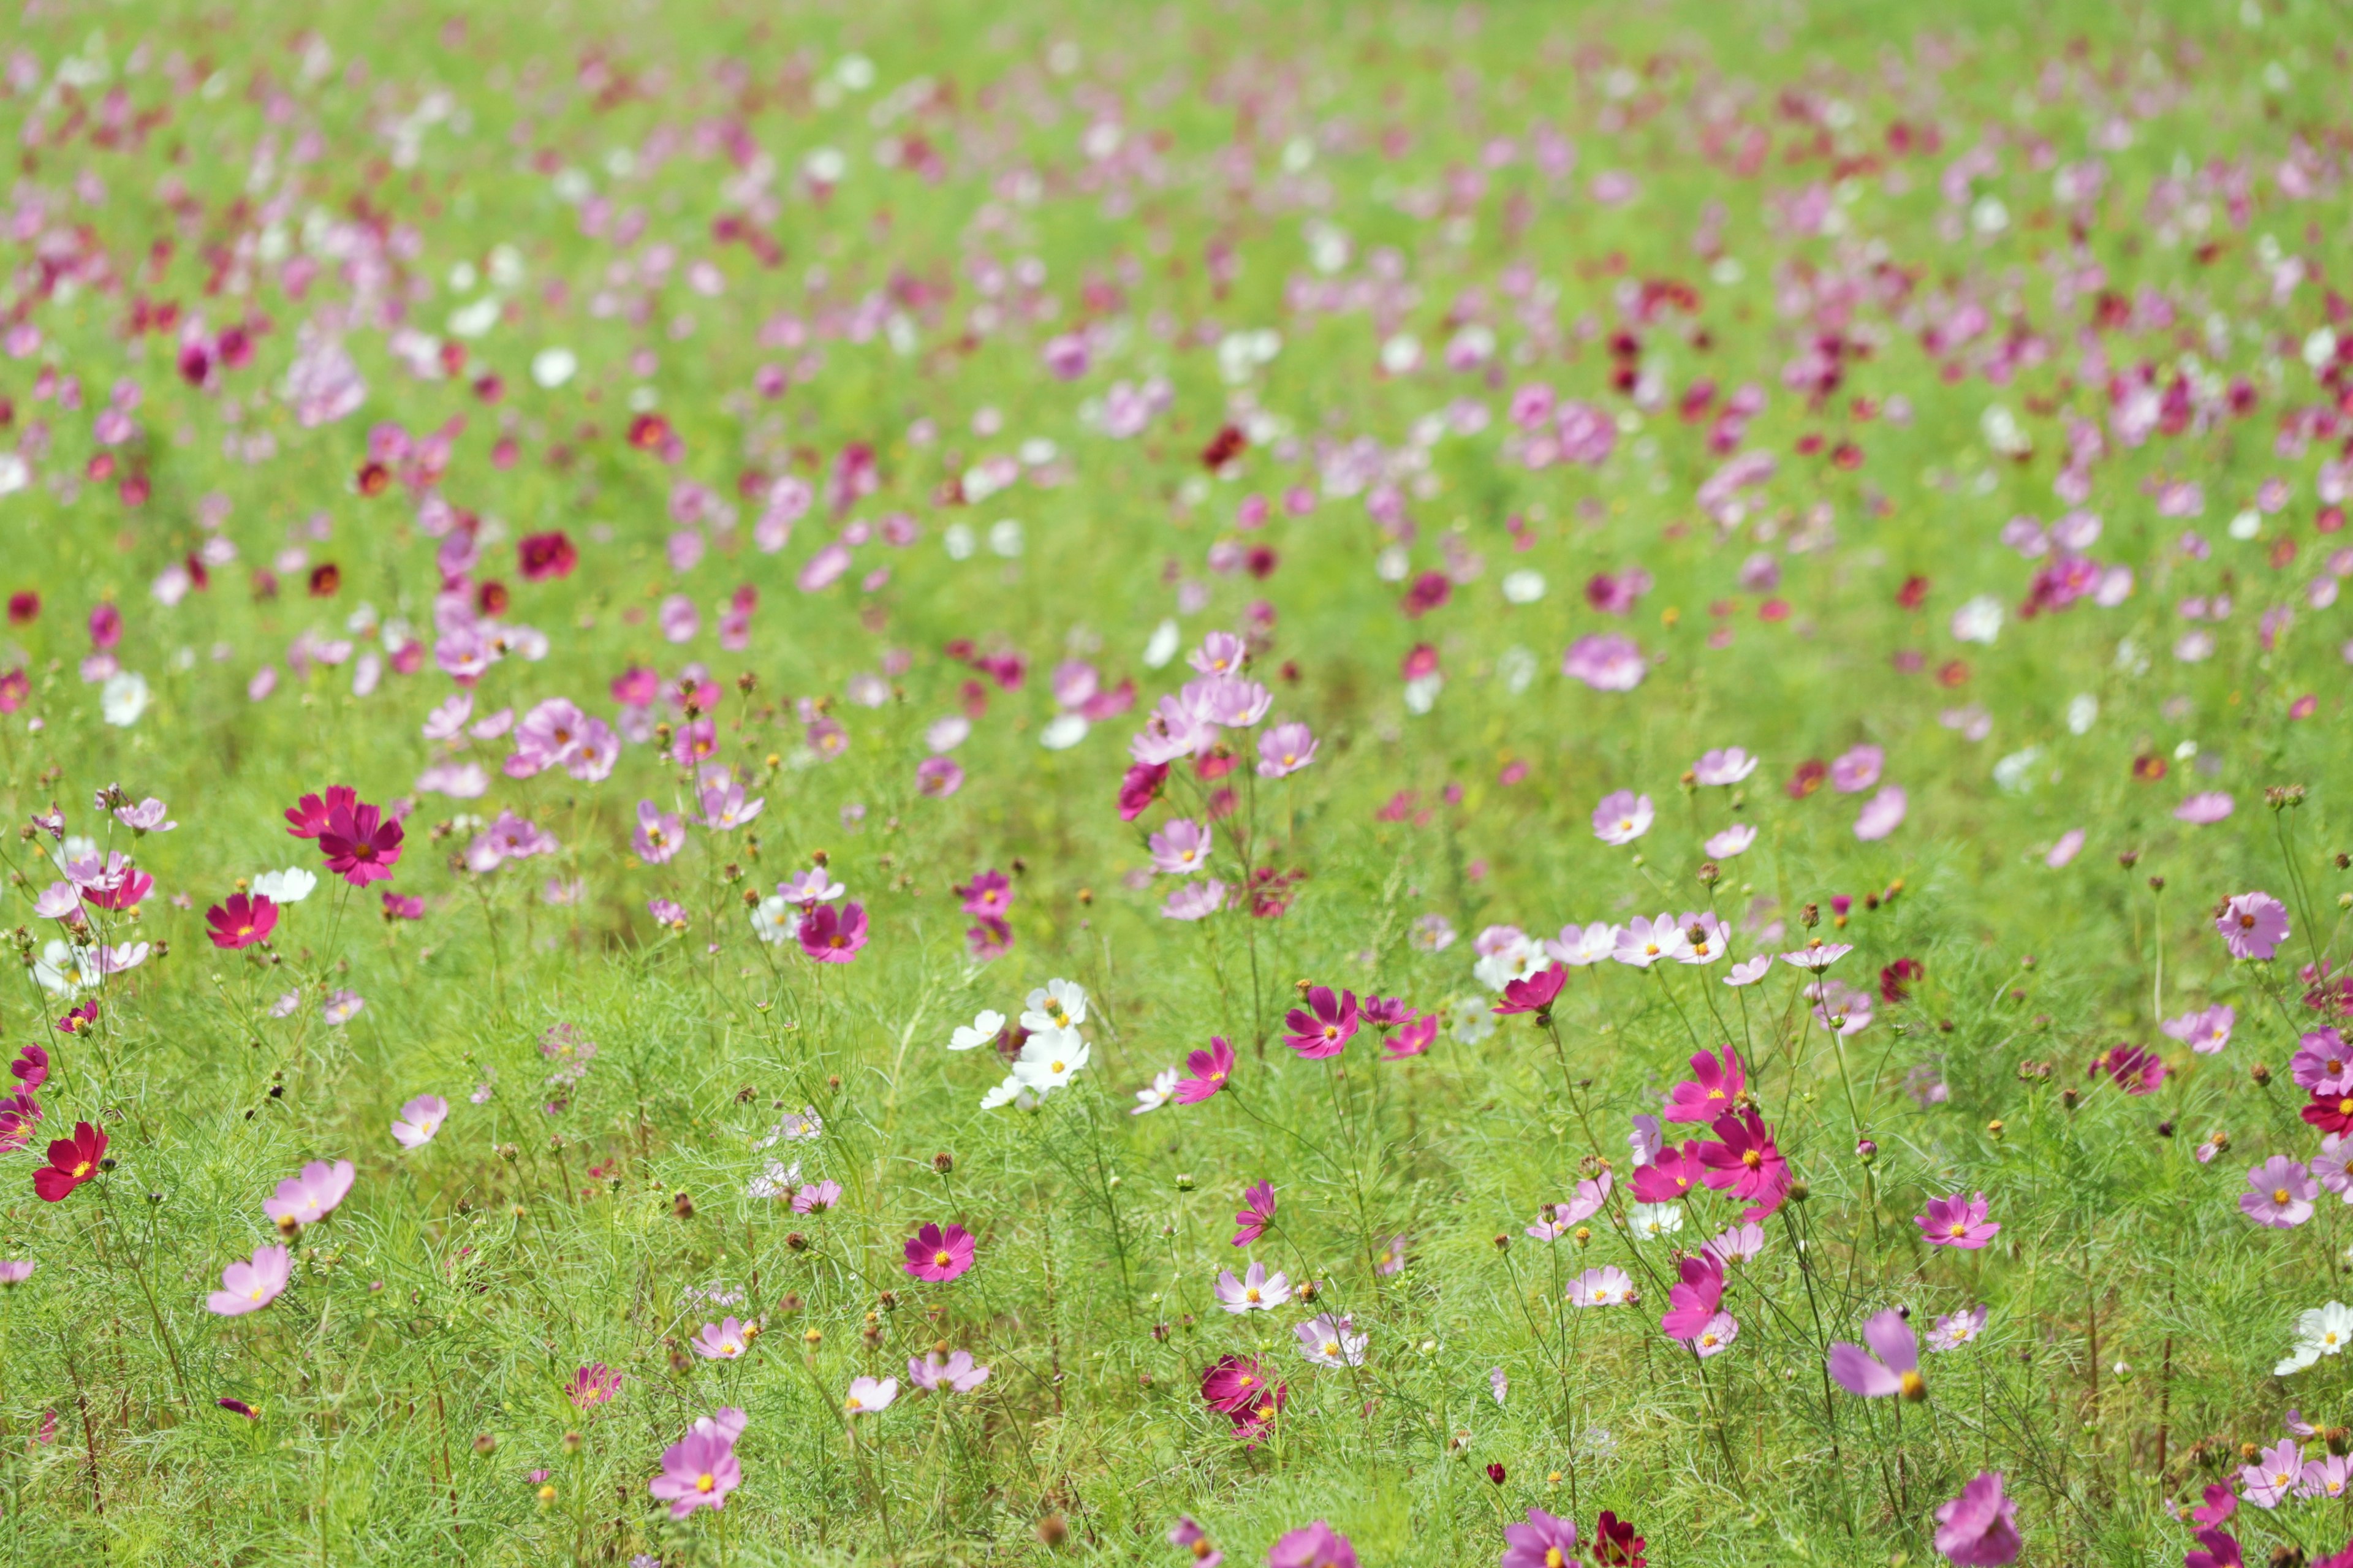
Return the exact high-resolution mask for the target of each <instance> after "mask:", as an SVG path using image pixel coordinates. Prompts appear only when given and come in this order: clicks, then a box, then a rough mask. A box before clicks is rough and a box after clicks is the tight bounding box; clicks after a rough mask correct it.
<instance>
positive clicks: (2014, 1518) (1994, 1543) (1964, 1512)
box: [1936, 1470, 2023, 1568]
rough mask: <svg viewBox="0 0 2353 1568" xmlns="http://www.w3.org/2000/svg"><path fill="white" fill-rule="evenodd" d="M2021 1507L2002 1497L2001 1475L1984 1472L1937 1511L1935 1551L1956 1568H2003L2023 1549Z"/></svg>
mask: <svg viewBox="0 0 2353 1568" xmlns="http://www.w3.org/2000/svg"><path fill="white" fill-rule="evenodd" d="M2022 1544H2023V1543H2022V1542H2021V1540H2020V1537H2019V1533H2018V1504H2017V1503H2015V1502H2013V1501H2011V1500H2010V1499H2009V1498H2006V1497H2004V1496H2002V1492H2001V1472H2000V1470H1981V1471H1979V1472H1978V1475H1977V1476H1976V1477H1975V1478H1974V1479H1971V1480H1970V1482H1969V1483H1968V1485H1967V1486H1965V1487H1963V1488H1962V1489H1961V1495H1960V1496H1958V1497H1957V1498H1955V1499H1953V1500H1952V1501H1950V1502H1947V1503H1944V1504H1941V1505H1939V1506H1938V1508H1937V1510H1936V1550H1937V1551H1938V1552H1943V1553H1944V1555H1945V1558H1946V1560H1947V1561H1948V1562H1950V1563H1953V1564H1954V1565H1955V1568H2001V1565H2002V1564H2003V1563H2014V1562H2016V1561H2017V1560H2018V1553H2019V1552H2020V1550H2021V1546H2022Z"/></svg>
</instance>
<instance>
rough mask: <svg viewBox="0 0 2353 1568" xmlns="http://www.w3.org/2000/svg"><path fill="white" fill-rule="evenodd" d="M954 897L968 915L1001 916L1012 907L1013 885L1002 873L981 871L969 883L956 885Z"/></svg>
mask: <svg viewBox="0 0 2353 1568" xmlns="http://www.w3.org/2000/svg"><path fill="white" fill-rule="evenodd" d="M955 896H956V897H957V899H958V900H962V903H963V907H964V912H965V913H966V914H968V915H977V916H983V917H987V916H992V915H994V916H1002V915H1003V914H1004V913H1005V911H1006V910H1008V909H1009V908H1010V907H1011V906H1012V903H1013V884H1012V883H1011V882H1010V881H1008V880H1007V879H1006V876H1005V873H1004V872H1002V871H993V870H992V871H983V872H981V873H980V874H979V875H978V876H976V877H975V878H974V879H972V880H971V881H969V882H960V883H958V884H957V885H956V889H955Z"/></svg>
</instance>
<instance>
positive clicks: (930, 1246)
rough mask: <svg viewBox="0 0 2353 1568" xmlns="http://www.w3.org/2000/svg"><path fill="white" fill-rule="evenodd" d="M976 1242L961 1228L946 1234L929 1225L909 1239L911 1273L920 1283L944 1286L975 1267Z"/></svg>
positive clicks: (908, 1263)
mask: <svg viewBox="0 0 2353 1568" xmlns="http://www.w3.org/2000/svg"><path fill="white" fill-rule="evenodd" d="M972 1255H973V1240H972V1235H971V1233H970V1232H968V1231H966V1230H965V1227H964V1226H960V1225H952V1226H948V1227H947V1228H946V1229H945V1230H942V1229H941V1228H940V1227H939V1226H936V1225H927V1226H923V1229H921V1230H919V1231H917V1232H916V1233H915V1234H914V1235H913V1236H911V1237H908V1238H907V1261H906V1263H905V1264H904V1265H903V1267H904V1268H906V1270H907V1272H908V1273H910V1274H912V1275H913V1276H914V1277H915V1278H916V1279H928V1280H930V1281H932V1282H933V1283H934V1284H944V1283H945V1282H946V1281H948V1280H950V1279H955V1277H956V1276H958V1275H959V1274H962V1273H963V1272H964V1271H965V1269H967V1268H971V1267H972Z"/></svg>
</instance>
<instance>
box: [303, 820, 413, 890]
mask: <svg viewBox="0 0 2353 1568" xmlns="http://www.w3.org/2000/svg"><path fill="white" fill-rule="evenodd" d="M400 840H401V826H400V824H399V823H398V822H396V821H390V820H387V819H386V818H385V816H384V813H383V811H382V809H381V808H379V807H377V806H373V805H353V806H350V807H348V808H347V807H344V806H342V805H337V806H335V807H334V808H333V809H332V811H330V812H329V813H328V814H327V824H326V826H324V827H322V828H321V829H320V831H319V848H320V851H321V852H322V854H324V855H325V856H326V857H327V869H328V870H330V871H332V872H334V873H335V874H336V875H337V876H339V877H341V878H343V880H344V881H346V882H349V883H350V884H351V885H352V886H353V887H354V888H364V887H366V886H367V885H368V884H369V883H370V882H379V881H382V880H383V879H385V878H387V877H389V876H391V875H392V868H393V867H394V866H396V865H397V864H398V863H399V861H400Z"/></svg>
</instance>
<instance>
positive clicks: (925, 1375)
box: [907, 1351, 988, 1394]
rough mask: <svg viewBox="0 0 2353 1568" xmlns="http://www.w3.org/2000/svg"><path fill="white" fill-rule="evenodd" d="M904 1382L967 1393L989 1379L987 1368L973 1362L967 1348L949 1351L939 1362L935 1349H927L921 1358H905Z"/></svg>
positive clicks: (923, 1387) (929, 1388)
mask: <svg viewBox="0 0 2353 1568" xmlns="http://www.w3.org/2000/svg"><path fill="white" fill-rule="evenodd" d="M907 1381H908V1382H909V1383H911V1384H914V1385H915V1386H916V1387H917V1388H922V1389H928V1390H930V1391H931V1392H933V1393H935V1394H936V1393H938V1392H939V1391H940V1390H942V1389H946V1390H949V1391H950V1392H953V1393H956V1394H970V1393H971V1392H972V1391H973V1390H974V1389H976V1388H978V1387H979V1386H980V1385H981V1384H984V1383H987V1381H988V1369H987V1367H985V1366H976V1365H975V1364H974V1363H973V1359H972V1352H970V1351H955V1352H950V1354H949V1356H948V1358H947V1359H946V1360H945V1361H942V1360H941V1359H940V1357H939V1352H936V1351H926V1352H924V1354H923V1360H921V1361H917V1360H915V1359H914V1358H913V1357H912V1356H910V1357H909V1358H908V1360H907Z"/></svg>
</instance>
